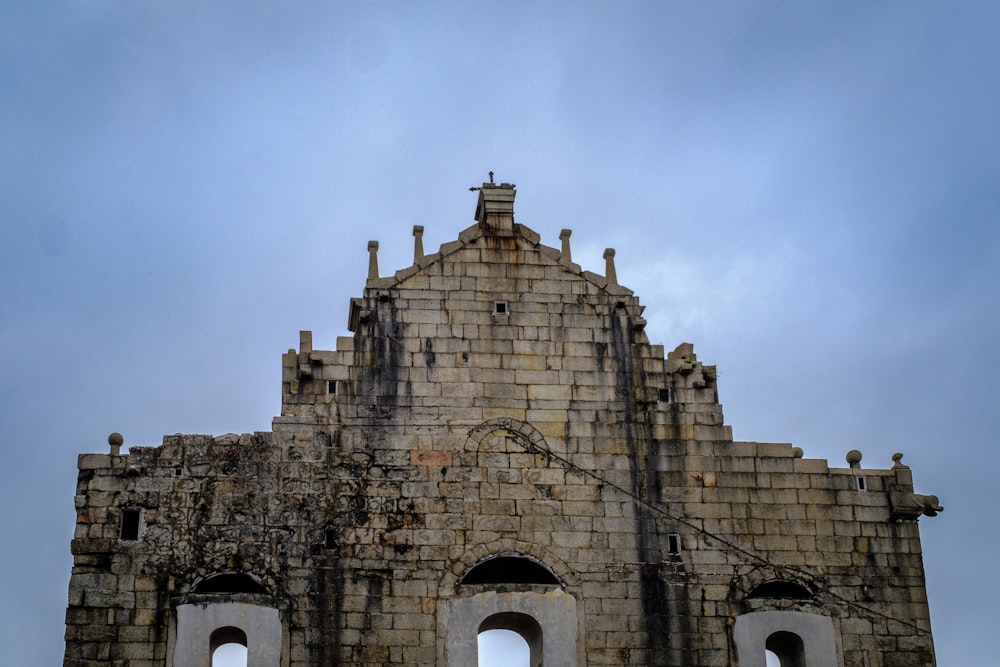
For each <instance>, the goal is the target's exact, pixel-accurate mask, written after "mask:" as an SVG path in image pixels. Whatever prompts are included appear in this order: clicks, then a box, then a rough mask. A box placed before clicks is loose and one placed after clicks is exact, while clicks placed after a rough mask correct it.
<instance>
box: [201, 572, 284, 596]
mask: <svg viewBox="0 0 1000 667" xmlns="http://www.w3.org/2000/svg"><path fill="white" fill-rule="evenodd" d="M191 592H192V593H253V594H257V595H267V594H268V590H267V587H265V586H264V584H263V583H261V581H260V579H258V578H257V577H255V576H253V575H251V574H247V573H245V572H217V573H215V574H210V575H208V576H205V577H198V578H197V579H195V580H194V581H193V582H192V583H191Z"/></svg>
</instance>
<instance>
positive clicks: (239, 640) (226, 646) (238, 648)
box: [209, 626, 247, 667]
mask: <svg viewBox="0 0 1000 667" xmlns="http://www.w3.org/2000/svg"><path fill="white" fill-rule="evenodd" d="M209 651H210V653H211V656H212V667H247V633H245V632H243V631H242V630H240V629H239V628H234V627H232V626H229V627H225V628H219V629H218V630H216V631H215V632H213V633H212V635H211V637H210V638H209Z"/></svg>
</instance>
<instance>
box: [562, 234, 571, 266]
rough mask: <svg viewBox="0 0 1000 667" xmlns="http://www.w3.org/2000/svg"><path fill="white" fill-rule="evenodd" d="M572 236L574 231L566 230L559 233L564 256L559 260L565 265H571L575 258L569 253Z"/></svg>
mask: <svg viewBox="0 0 1000 667" xmlns="http://www.w3.org/2000/svg"><path fill="white" fill-rule="evenodd" d="M572 234H573V230H572V229H564V230H562V231H561V232H559V240H560V241H562V254H560V255H559V259H560V261H562V262H563V263H564V264H570V263H571V262H572V261H573V256H572V254H571V253H570V251H569V237H570V236H571V235H572Z"/></svg>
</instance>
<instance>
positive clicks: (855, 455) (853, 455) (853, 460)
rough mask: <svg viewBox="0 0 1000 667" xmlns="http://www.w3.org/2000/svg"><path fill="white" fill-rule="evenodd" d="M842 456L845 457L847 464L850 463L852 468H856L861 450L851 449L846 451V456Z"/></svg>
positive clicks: (859, 460)
mask: <svg viewBox="0 0 1000 667" xmlns="http://www.w3.org/2000/svg"><path fill="white" fill-rule="evenodd" d="M844 458H846V459H847V463H848V465H850V466H851V467H852V468H857V467H858V464H859V463H861V452H860V451H858V450H857V449H852V450H851V451H849V452H847V456H846V457H844Z"/></svg>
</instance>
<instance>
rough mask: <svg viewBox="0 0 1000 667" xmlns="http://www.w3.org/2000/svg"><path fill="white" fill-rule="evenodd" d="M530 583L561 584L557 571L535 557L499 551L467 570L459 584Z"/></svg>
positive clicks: (542, 584) (561, 585)
mask: <svg viewBox="0 0 1000 667" xmlns="http://www.w3.org/2000/svg"><path fill="white" fill-rule="evenodd" d="M466 584H468V585H496V584H529V585H541V586H559V587H563V583H562V582H561V581H559V579H558V578H557V577H556V575H555V573H553V572H552V570H550V569H549V568H548V566H546V565H545V563H542V562H540V561H538V560H537V559H535V558H530V557H527V556H522V555H521V554H518V553H498V554H494V555H492V556H488V557H487V558H484V559H483V560H481V561H479V562H478V563H476V564H475V565H474V566H473V567H472V568H471V569H469V570H467V571H466V572H465V574H463V575H462V578H461V579H460V580H459V581H458V585H466Z"/></svg>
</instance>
